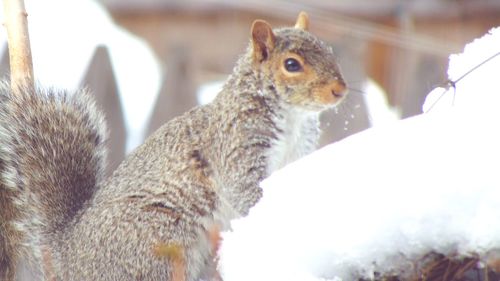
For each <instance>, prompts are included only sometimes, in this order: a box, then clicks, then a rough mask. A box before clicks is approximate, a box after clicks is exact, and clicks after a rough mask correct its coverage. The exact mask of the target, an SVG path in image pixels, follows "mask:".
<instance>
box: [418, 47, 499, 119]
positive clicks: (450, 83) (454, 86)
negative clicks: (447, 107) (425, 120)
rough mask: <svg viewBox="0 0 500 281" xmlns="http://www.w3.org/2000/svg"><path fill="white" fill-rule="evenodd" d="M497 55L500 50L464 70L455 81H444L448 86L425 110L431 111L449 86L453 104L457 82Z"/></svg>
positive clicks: (453, 103)
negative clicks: (451, 91) (451, 89)
mask: <svg viewBox="0 0 500 281" xmlns="http://www.w3.org/2000/svg"><path fill="white" fill-rule="evenodd" d="M499 55H500V52H497V53H496V54H494V55H492V56H490V57H489V58H487V59H485V60H484V61H482V62H481V63H480V64H478V65H476V66H474V67H473V68H471V69H469V70H468V71H467V72H465V73H464V74H462V75H461V76H460V77H458V78H457V79H456V80H455V81H453V80H448V81H447V83H446V84H447V85H448V88H446V89H444V91H443V92H442V93H441V95H439V97H438V98H437V99H436V100H435V101H434V102H433V103H432V105H431V106H430V107H429V109H427V111H426V112H429V111H431V109H432V108H433V107H434V106H435V105H436V104H437V103H438V102H439V101H440V100H441V98H442V97H443V96H444V94H446V92H448V90H449V89H450V87H451V88H453V101H452V105H455V95H456V90H457V87H456V86H457V83H458V82H460V81H461V80H462V79H464V78H465V77H467V76H468V75H469V74H471V73H472V72H474V71H475V70H476V69H478V68H480V67H481V66H483V65H484V64H485V63H487V62H489V61H491V60H492V59H494V58H495V57H497V56H499Z"/></svg>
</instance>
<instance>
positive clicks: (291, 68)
mask: <svg viewBox="0 0 500 281" xmlns="http://www.w3.org/2000/svg"><path fill="white" fill-rule="evenodd" d="M285 69H286V70H287V71H288V72H298V71H301V70H302V65H301V64H300V62H299V61H298V60H296V59H294V58H287V59H286V60H285Z"/></svg>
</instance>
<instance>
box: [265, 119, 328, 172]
mask: <svg viewBox="0 0 500 281" xmlns="http://www.w3.org/2000/svg"><path fill="white" fill-rule="evenodd" d="M318 118H319V116H318V114H317V113H306V112H302V111H296V110H291V111H288V112H285V113H284V114H283V118H280V119H278V120H275V122H276V125H277V127H278V128H279V132H278V134H277V138H276V139H275V140H273V141H272V142H271V147H270V148H269V150H268V155H267V159H268V160H267V162H268V163H267V171H268V174H271V173H273V172H274V171H276V170H278V169H281V168H283V167H284V166H285V165H287V164H288V163H291V162H293V161H295V160H297V159H299V158H301V157H303V156H305V155H307V154H309V153H310V152H312V151H313V150H314V149H315V148H316V146H317V142H318V138H319V119H318Z"/></svg>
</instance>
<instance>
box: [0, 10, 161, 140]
mask: <svg viewBox="0 0 500 281" xmlns="http://www.w3.org/2000/svg"><path fill="white" fill-rule="evenodd" d="M25 6H26V10H27V12H28V25H29V33H30V43H31V50H32V56H33V68H34V72H35V78H36V79H37V81H38V82H39V83H40V84H41V85H44V86H50V87H58V88H64V89H70V90H71V89H76V88H77V87H79V86H80V83H81V80H82V79H83V75H85V73H86V70H87V67H88V64H89V63H90V60H91V59H92V55H93V54H94V51H95V49H96V47H98V46H99V45H104V46H106V47H108V50H109V52H110V57H111V63H112V66H113V70H114V73H115V76H116V79H117V84H118V90H119V92H120V96H121V101H122V105H123V108H124V112H125V120H126V124H127V131H128V133H129V148H130V147H132V146H134V145H136V144H137V143H138V142H140V141H141V140H142V129H143V127H144V124H145V122H146V121H147V119H148V118H149V116H150V111H151V110H152V107H153V104H154V102H155V100H156V96H157V94H158V91H159V88H160V82H161V69H160V65H159V63H158V62H157V59H156V58H155V56H154V54H153V52H152V51H151V49H150V48H149V46H147V44H146V43H145V42H143V41H142V40H140V39H138V38H137V37H136V36H134V35H132V34H131V33H129V32H127V31H125V30H124V29H123V28H121V27H119V26H117V25H116V24H115V23H114V22H113V21H112V19H111V17H110V16H109V14H108V13H107V11H106V10H105V9H104V7H102V5H101V4H99V3H98V2H96V1H93V0H71V1H68V0H44V1H40V0H25ZM0 14H1V15H2V19H3V6H2V5H0ZM5 33H6V32H5V29H4V28H0V45H2V46H3V45H4V44H5V43H4V42H5V41H6V35H5ZM2 52H3V50H2Z"/></svg>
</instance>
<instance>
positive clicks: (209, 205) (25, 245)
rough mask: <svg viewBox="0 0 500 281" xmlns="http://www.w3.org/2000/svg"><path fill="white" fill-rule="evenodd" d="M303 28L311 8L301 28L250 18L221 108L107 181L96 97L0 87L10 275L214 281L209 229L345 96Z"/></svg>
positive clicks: (221, 223)
mask: <svg viewBox="0 0 500 281" xmlns="http://www.w3.org/2000/svg"><path fill="white" fill-rule="evenodd" d="M308 25H309V20H308V17H307V14H306V13H304V12H301V13H300V14H299V16H298V19H297V22H296V24H295V26H294V27H284V28H277V29H272V28H271V26H270V25H269V24H268V23H267V22H266V21H263V20H255V21H254V22H253V24H252V27H251V40H250V44H249V46H248V48H247V50H246V52H245V53H244V55H243V56H241V57H240V59H239V60H238V62H237V64H236V66H235V68H234V70H233V73H232V74H231V75H230V76H229V78H228V80H227V81H226V83H225V84H224V86H223V89H222V90H221V92H220V93H219V94H218V95H217V97H216V98H215V100H213V101H212V102H211V103H209V104H207V105H203V106H198V107H195V108H193V109H191V110H190V111H188V112H186V113H184V114H183V115H181V116H179V117H176V118H174V119H172V120H171V121H169V122H167V123H166V124H164V125H163V126H162V127H161V128H159V129H158V130H157V131H156V132H155V133H154V134H153V135H152V136H150V137H149V138H148V139H147V140H146V141H145V142H144V143H143V144H142V145H141V146H139V147H138V148H137V149H135V150H134V151H133V152H132V153H131V154H130V155H128V156H127V158H126V159H125V160H124V161H123V163H121V164H120V166H119V167H118V168H117V170H116V171H115V172H114V173H113V174H112V175H111V176H110V177H109V178H107V179H106V178H104V176H103V174H104V166H105V159H106V148H105V144H106V129H105V122H104V118H103V114H102V113H101V112H100V111H99V110H98V109H97V106H96V105H95V102H94V101H93V99H92V98H91V97H90V95H89V94H88V93H87V91H85V90H77V91H76V92H74V93H69V92H67V91H61V90H55V89H42V88H38V87H23V88H21V89H20V90H19V91H16V92H15V93H14V92H13V90H11V89H10V88H9V87H8V86H7V84H6V83H4V84H3V85H1V86H0V203H1V204H2V207H1V208H0V218H1V219H2V221H1V222H2V223H1V226H0V266H1V268H0V278H1V280H14V279H15V275H16V266H17V264H18V263H19V260H20V259H27V260H28V261H29V264H31V265H33V266H34V267H36V268H38V270H39V271H41V277H40V278H41V279H45V280H187V281H192V280H199V279H205V280H206V279H207V278H210V274H209V272H210V268H213V267H214V263H215V261H214V253H213V251H214V249H213V247H212V245H211V241H210V239H211V237H210V235H208V234H207V233H209V232H210V231H211V229H213V227H214V226H215V227H216V228H217V229H220V230H227V229H229V227H230V225H229V222H230V220H231V219H233V218H238V217H241V216H245V215H246V214H247V213H248V212H249V209H250V208H251V207H252V206H253V205H254V204H256V202H257V201H258V200H259V199H260V198H261V196H262V190H261V188H260V186H259V183H260V182H261V181H262V180H263V179H264V178H265V177H267V176H269V175H270V174H271V173H272V172H273V171H276V170H277V169H280V168H281V167H283V166H284V165H286V164H287V163H289V162H291V161H294V160H296V159H298V158H300V157H302V156H304V155H306V154H308V153H310V152H311V151H312V150H314V149H315V147H316V145H317V141H318V138H319V135H320V130H319V114H320V113H321V112H322V111H324V110H326V109H329V108H332V107H334V106H336V105H337V104H338V103H339V102H341V101H342V100H343V99H344V97H345V96H346V94H347V90H346V89H347V87H346V84H345V82H344V79H343V77H342V74H341V72H340V69H339V66H338V64H337V58H336V56H335V55H334V53H333V51H332V48H331V47H330V46H328V45H327V44H326V43H324V42H323V41H321V40H319V39H318V38H317V37H315V36H314V35H312V34H311V33H309V32H308V31H307V29H308ZM179 269H180V270H179ZM179 276H180V277H179Z"/></svg>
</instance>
